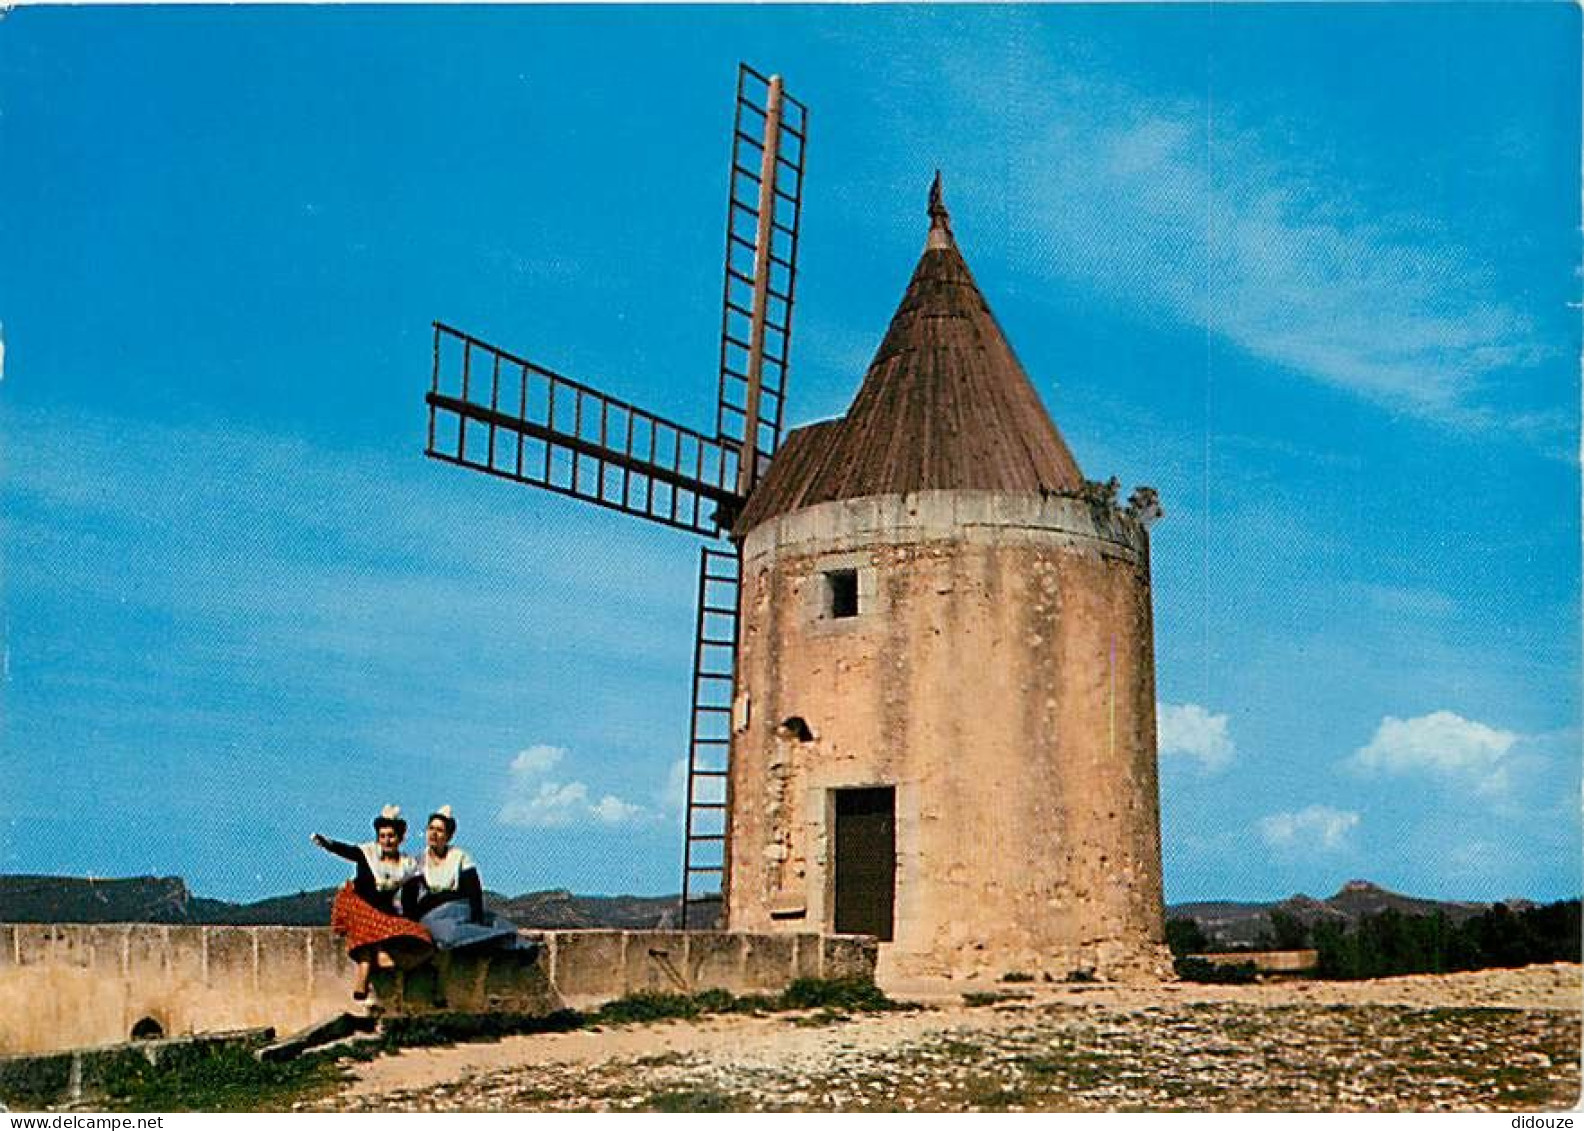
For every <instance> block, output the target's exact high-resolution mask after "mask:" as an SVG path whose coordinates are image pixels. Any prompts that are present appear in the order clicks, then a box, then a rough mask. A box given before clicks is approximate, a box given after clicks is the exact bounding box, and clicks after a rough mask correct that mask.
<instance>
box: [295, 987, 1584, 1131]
mask: <svg viewBox="0 0 1584 1131" xmlns="http://www.w3.org/2000/svg"><path fill="white" fill-rule="evenodd" d="M980 989H987V988H986V987H980ZM909 990H911V992H908V991H909ZM960 990H961V987H945V986H942V985H935V986H922V985H921V986H916V987H897V988H894V989H893V991H892V992H893V996H897V997H899V998H907V997H913V998H916V999H919V1000H921V1001H922V1002H923V1004H924V1008H921V1009H919V1010H917V1011H913V1012H907V1013H885V1014H863V1015H853V1016H849V1017H845V1018H839V1017H837V1016H834V1015H830V1014H825V1015H820V1014H814V1015H785V1014H782V1015H774V1016H763V1017H741V1016H732V1017H717V1018H711V1019H708V1020H705V1021H702V1022H697V1023H691V1024H681V1023H671V1024H664V1025H651V1026H644V1027H634V1028H620V1029H607V1030H604V1031H594V1032H572V1033H562V1034H544V1035H539V1036H532V1037H516V1038H510V1039H508V1040H504V1041H501V1042H499V1043H498V1044H492V1045H459V1046H455V1047H452V1048H443V1049H418V1050H409V1051H407V1052H403V1053H401V1054H400V1055H396V1056H390V1057H385V1058H382V1059H380V1060H378V1061H374V1062H372V1063H369V1064H364V1065H360V1066H359V1067H358V1075H357V1077H356V1079H354V1080H353V1081H351V1082H350V1083H349V1084H348V1085H347V1086H345V1087H344V1088H342V1089H341V1090H340V1091H338V1092H337V1093H336V1094H334V1095H332V1096H329V1097H327V1098H325V1099H322V1100H319V1101H316V1102H314V1103H312V1104H308V1105H304V1106H305V1107H308V1108H311V1109H316V1110H335V1111H630V1110H650V1111H653V1110H660V1111H667V1110H670V1111H711V1110H727V1111H965V1110H997V1111H1047V1110H1059V1111H1129V1110H1132V1111H1139V1110H1143V1111H1182V1110H1188V1111H1206V1110H1210V1111H1260V1110H1269V1111H1536V1110H1555V1109H1559V1108H1568V1107H1572V1106H1574V1105H1575V1104H1576V1103H1578V1101H1579V1092H1580V1066H1579V1061H1580V1004H1581V973H1580V967H1578V966H1576V965H1555V966H1537V967H1530V968H1528V969H1526V970H1519V971H1505V970H1504V971H1482V972H1479V973H1474V974H1463V975H1449V976H1441V977H1428V976H1427V977H1412V978H1392V979H1382V980H1379V981H1374V982H1354V983H1318V982H1289V983H1271V984H1264V985H1258V986H1235V987H1232V986H1228V987H1221V986H1197V985H1182V984H1179V985H1173V986H1166V987H1157V988H1154V989H1150V990H1142V989H1128V988H1122V987H1106V986H1041V987H1022V986H1003V987H996V988H995V989H994V991H993V992H991V993H989V994H987V995H985V997H988V998H992V999H995V1000H986V999H985V997H975V998H973V999H972V1001H973V1002H974V1003H976V1004H969V1003H968V1002H965V1001H964V1000H963V996H962V994H961V992H960ZM1014 993H1016V994H1019V995H1027V996H1017V997H1012V996H1007V995H1011V994H1014Z"/></svg>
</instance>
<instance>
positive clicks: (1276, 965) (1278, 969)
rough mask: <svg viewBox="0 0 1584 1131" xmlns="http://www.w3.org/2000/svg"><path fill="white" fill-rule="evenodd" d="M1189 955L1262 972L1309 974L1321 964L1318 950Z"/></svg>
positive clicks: (1222, 964)
mask: <svg viewBox="0 0 1584 1131" xmlns="http://www.w3.org/2000/svg"><path fill="white" fill-rule="evenodd" d="M1189 957H1190V958H1200V959H1203V960H1204V961H1206V962H1208V963H1210V964H1211V965H1214V966H1252V967H1254V969H1256V970H1258V971H1259V972H1260V973H1261V974H1307V973H1309V972H1311V971H1313V970H1315V969H1317V968H1318V967H1319V965H1320V952H1319V951H1318V950H1245V951H1229V952H1225V953H1216V954H1194V955H1190V956H1189Z"/></svg>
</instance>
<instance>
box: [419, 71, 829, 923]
mask: <svg viewBox="0 0 1584 1131" xmlns="http://www.w3.org/2000/svg"><path fill="white" fill-rule="evenodd" d="M807 135H808V109H807V107H806V106H804V105H803V103H801V102H799V101H798V100H797V99H795V98H793V97H792V96H791V95H790V94H788V93H787V92H786V90H785V88H784V85H783V83H782V80H781V78H780V76H777V75H771V76H765V75H762V74H760V73H759V72H758V71H756V70H754V69H753V68H751V67H749V66H747V65H746V64H742V65H740V66H739V68H738V74H737V91H736V109H735V115H734V120H733V125H732V141H731V168H730V172H729V184H728V191H727V209H726V248H725V280H724V285H723V291H722V298H721V331H720V355H719V391H718V396H717V402H716V414H715V427H714V431H713V433H706V432H702V431H699V430H696V429H693V428H689V427H687V426H685V425H682V424H678V423H675V422H673V421H670V420H667V419H665V418H664V417H661V416H659V415H657V414H655V413H652V412H648V411H646V410H645V409H642V408H639V407H638V406H636V405H633V404H631V403H629V402H627V401H623V400H620V399H618V398H616V397H613V396H610V395H609V394H606V393H603V392H601V391H599V390H597V389H594V388H591V387H590V386H588V385H585V384H582V383H580V382H578V381H574V380H572V379H570V378H567V377H564V376H562V375H560V374H558V373H556V372H554V371H552V370H550V369H548V368H546V367H545V366H543V365H540V364H538V363H536V362H534V361H531V360H529V359H527V358H525V357H521V356H519V355H517V354H514V353H511V352H508V351H507V350H505V349H502V348H500V347H498V346H495V345H492V344H490V343H488V342H485V341H483V340H481V339H479V338H476V337H474V336H473V335H471V334H469V333H467V332H465V331H463V330H460V329H458V328H456V327H453V326H450V325H447V324H446V323H443V322H435V323H434V356H433V366H432V372H431V379H430V388H429V392H428V394H427V396H426V397H425V401H426V403H427V405H428V410H429V426H428V443H427V446H426V448H425V454H426V455H428V456H429V457H431V458H433V459H437V460H441V461H443V462H446V463H452V464H456V465H458V466H461V467H466V468H471V469H472V470H475V471H481V472H484V473H485V474H488V475H493V476H498V477H501V478H504V479H509V480H512V481H514V482H517V483H526V484H529V485H531V486H535V487H540V488H543V489H545V490H548V491H553V492H556V493H558V494H562V495H568V496H571V497H573V498H577V499H581V500H583V501H585V502H588V503H593V504H595V505H597V506H602V507H608V508H610V509H612V510H616V511H620V512H622V513H624V514H629V515H635V516H637V517H639V518H644V519H648V520H650V521H652V522H657V523H660V524H661V525H663V526H668V527H672V528H675V529H680V530H686V531H689V532H691V533H694V534H699V535H703V536H704V537H705V538H706V539H707V541H706V542H705V543H704V545H702V546H701V547H700V552H699V566H698V570H699V573H698V611H697V616H696V618H695V635H694V647H693V679H692V697H691V704H692V705H691V718H690V726H689V735H688V759H687V767H688V774H687V794H686V797H687V804H686V821H685V826H684V840H683V845H684V847H683V864H682V913H681V920H682V922H681V925H682V927H683V928H684V929H685V928H687V926H688V919H689V908H690V907H691V906H693V905H695V904H698V903H701V902H704V901H707V900H713V899H717V898H719V895H720V891H721V885H722V884H723V883H724V879H725V873H726V855H725V854H726V850H727V849H726V834H727V830H726V818H727V812H728V804H729V798H728V780H729V778H728V775H729V769H728V766H729V759H730V745H731V729H732V728H731V718H732V711H733V703H734V696H733V688H734V679H735V670H734V668H735V657H736V647H737V621H738V603H737V590H738V586H739V582H740V576H741V568H740V560H739V557H738V549H737V547H736V546H735V545H734V544H733V543H732V542H730V541H729V540H728V541H726V542H725V543H724V544H722V542H721V541H720V539H721V538H722V536H723V535H725V534H727V533H728V532H729V531H730V529H731V525H732V522H733V521H734V519H735V518H736V516H737V514H738V513H739V512H740V511H741V509H742V507H743V505H744V503H745V502H746V500H747V498H748V496H749V494H750V493H751V492H752V491H753V488H754V485H755V484H756V483H757V482H758V481H759V479H760V477H761V476H762V474H763V473H764V471H765V469H766V467H767V466H768V464H769V461H770V459H771V457H772V456H773V455H774V454H775V451H776V449H777V446H778V445H779V444H780V441H781V430H782V417H783V410H784V408H785V404H786V392H787V374H788V362H789V350H790V342H791V332H792V301H793V295H794V292H795V289H796V283H797V251H798V236H799V224H800V220H801V216H802V204H803V159H804V150H805V143H806V140H807ZM710 878H714V880H715V885H714V888H713V890H706V888H707V885H708V881H709V879H710Z"/></svg>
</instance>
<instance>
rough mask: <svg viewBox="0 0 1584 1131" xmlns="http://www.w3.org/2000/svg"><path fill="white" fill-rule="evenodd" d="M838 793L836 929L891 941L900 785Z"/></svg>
mask: <svg viewBox="0 0 1584 1131" xmlns="http://www.w3.org/2000/svg"><path fill="white" fill-rule="evenodd" d="M835 792H836V853H835V856H836V922H835V929H836V932H837V934H851V935H873V936H874V937H875V938H877V939H879V940H880V941H881V942H890V941H891V937H892V918H893V913H894V908H895V904H896V790H895V789H893V788H891V787H889V786H887V787H884V788H881V789H838V790H836V791H835Z"/></svg>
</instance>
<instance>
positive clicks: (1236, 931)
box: [1166, 880, 1535, 946]
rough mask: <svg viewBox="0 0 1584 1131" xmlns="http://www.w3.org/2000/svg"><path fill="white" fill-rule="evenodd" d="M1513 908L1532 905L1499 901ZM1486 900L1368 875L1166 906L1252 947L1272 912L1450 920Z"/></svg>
mask: <svg viewBox="0 0 1584 1131" xmlns="http://www.w3.org/2000/svg"><path fill="white" fill-rule="evenodd" d="M1504 902H1505V903H1506V905H1507V907H1508V908H1509V909H1511V910H1514V911H1517V910H1521V909H1524V908H1529V907H1534V906H1535V904H1534V903H1533V902H1532V901H1530V900H1527V899H1509V900H1505V901H1504ZM1491 906H1492V905H1491V904H1489V903H1473V902H1457V901H1448V900H1436V899H1418V898H1416V897H1414V896H1410V895H1401V894H1399V893H1398V892H1394V891H1388V890H1387V889H1386V888H1383V887H1380V886H1378V885H1376V884H1372V883H1370V882H1369V881H1368V880H1349V881H1348V882H1347V883H1345V884H1343V885H1342V887H1341V889H1340V890H1339V891H1338V892H1337V893H1336V894H1335V895H1333V896H1330V897H1329V898H1327V899H1315V898H1313V897H1311V896H1307V895H1303V894H1301V893H1300V894H1298V895H1291V896H1288V897H1287V898H1286V899H1283V900H1279V901H1277V902H1275V903H1225V902H1209V903H1178V904H1174V905H1172V906H1171V907H1168V908H1167V909H1166V916H1167V918H1169V919H1192V920H1193V921H1194V922H1196V923H1198V924H1199V929H1200V930H1202V931H1203V932H1204V933H1205V935H1206V936H1207V937H1208V938H1209V939H1210V941H1211V942H1212V943H1215V944H1217V945H1221V946H1253V945H1255V944H1256V943H1258V942H1259V941H1260V939H1261V937H1262V936H1264V935H1267V934H1268V933H1270V932H1272V929H1273V928H1272V923H1271V912H1273V911H1281V912H1285V913H1287V914H1289V915H1292V916H1293V917H1294V918H1296V919H1297V920H1298V921H1299V922H1301V923H1303V924H1304V925H1305V926H1313V925H1314V924H1316V923H1319V922H1323V921H1326V920H1330V921H1332V922H1334V923H1336V924H1337V925H1338V926H1344V927H1350V926H1352V925H1354V924H1356V923H1357V922H1358V921H1359V920H1360V919H1363V918H1365V917H1366V916H1369V915H1378V914H1380V913H1381V912H1382V911H1386V910H1393V911H1397V912H1399V913H1400V914H1403V915H1434V914H1435V913H1436V912H1437V911H1439V912H1441V913H1443V914H1444V915H1446V917H1447V918H1448V919H1450V920H1451V921H1452V922H1454V923H1461V922H1463V921H1464V920H1467V919H1472V918H1474V917H1475V916H1476V915H1479V914H1480V913H1482V912H1484V911H1487V910H1489V909H1490V907H1491Z"/></svg>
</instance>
